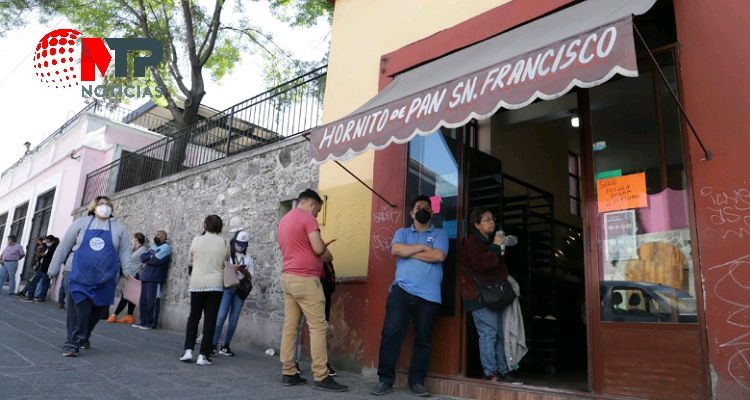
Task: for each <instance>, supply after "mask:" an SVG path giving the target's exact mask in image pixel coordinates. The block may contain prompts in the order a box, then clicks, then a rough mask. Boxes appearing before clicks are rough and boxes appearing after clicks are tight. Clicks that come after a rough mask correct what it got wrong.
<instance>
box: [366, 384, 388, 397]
mask: <svg viewBox="0 0 750 400" xmlns="http://www.w3.org/2000/svg"><path fill="white" fill-rule="evenodd" d="M392 391H393V385H391V384H389V383H385V382H378V384H377V386H375V388H374V389H372V391H370V394H372V395H375V396H382V395H384V394H388V393H390V392H392Z"/></svg>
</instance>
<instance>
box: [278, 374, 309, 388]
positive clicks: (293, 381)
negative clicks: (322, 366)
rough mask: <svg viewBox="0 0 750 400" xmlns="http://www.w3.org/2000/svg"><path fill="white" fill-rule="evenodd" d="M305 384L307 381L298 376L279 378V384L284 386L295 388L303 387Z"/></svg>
mask: <svg viewBox="0 0 750 400" xmlns="http://www.w3.org/2000/svg"><path fill="white" fill-rule="evenodd" d="M306 383H307V379H305V378H303V377H301V376H300V375H299V374H294V375H282V376H281V384H282V385H284V386H297V385H304V384H306Z"/></svg>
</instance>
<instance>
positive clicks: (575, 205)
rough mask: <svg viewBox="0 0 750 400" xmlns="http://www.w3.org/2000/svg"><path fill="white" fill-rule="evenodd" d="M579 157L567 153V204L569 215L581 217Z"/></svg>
mask: <svg viewBox="0 0 750 400" xmlns="http://www.w3.org/2000/svg"><path fill="white" fill-rule="evenodd" d="M580 166H581V157H580V156H578V154H575V153H568V202H569V203H570V213H571V214H573V215H581V173H580V170H581V169H580Z"/></svg>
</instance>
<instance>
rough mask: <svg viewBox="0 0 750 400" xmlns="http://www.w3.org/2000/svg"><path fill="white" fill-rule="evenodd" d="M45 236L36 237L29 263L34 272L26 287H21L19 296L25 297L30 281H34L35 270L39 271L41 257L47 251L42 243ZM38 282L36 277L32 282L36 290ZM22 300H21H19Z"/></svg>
mask: <svg viewBox="0 0 750 400" xmlns="http://www.w3.org/2000/svg"><path fill="white" fill-rule="evenodd" d="M45 238H46V236H41V237H38V238H37V239H36V247H35V248H34V260H33V261H32V263H31V265H32V267H33V271H34V274H33V276H32V278H31V279H29V281H28V282H27V283H26V287H24V288H23V290H21V291H20V292H18V294H19V295H20V296H21V297H26V295H27V294H28V292H29V288H30V287H31V282H32V281H34V278H36V277H37V272H38V271H39V265H40V263H41V262H42V257H44V253H45V252H46V251H47V246H46V245H45V244H44V240H45ZM37 282H39V279H37V280H36V281H35V283H34V285H35V286H34V289H35V290H36V283H37ZM31 297H32V299H33V297H34V294H33V293H32V295H31ZM21 301H23V300H21Z"/></svg>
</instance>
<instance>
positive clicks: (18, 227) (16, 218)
mask: <svg viewBox="0 0 750 400" xmlns="http://www.w3.org/2000/svg"><path fill="white" fill-rule="evenodd" d="M28 210H29V202H28V201H27V202H26V203H23V204H21V205H20V206H18V207H16V211H15V212H13V223H12V224H11V225H10V233H9V235H16V236H17V238H18V240H19V241H20V240H21V236H22V235H23V226H24V224H25V223H26V212H27V211H28Z"/></svg>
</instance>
